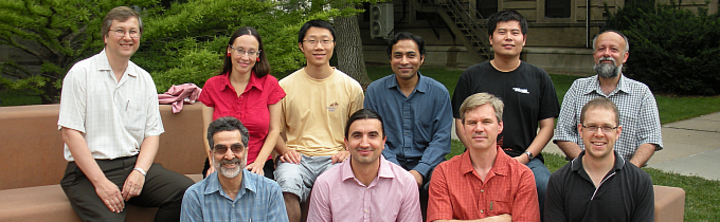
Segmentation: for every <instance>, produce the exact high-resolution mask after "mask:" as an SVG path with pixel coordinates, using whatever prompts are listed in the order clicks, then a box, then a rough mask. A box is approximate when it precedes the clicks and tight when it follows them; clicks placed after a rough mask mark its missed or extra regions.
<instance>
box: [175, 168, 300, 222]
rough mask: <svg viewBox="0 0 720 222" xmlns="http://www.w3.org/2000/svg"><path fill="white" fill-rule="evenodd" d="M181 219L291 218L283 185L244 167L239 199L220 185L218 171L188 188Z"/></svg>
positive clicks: (247, 221)
mask: <svg viewBox="0 0 720 222" xmlns="http://www.w3.org/2000/svg"><path fill="white" fill-rule="evenodd" d="M180 221H182V222H189V221H238V222H250V221H288V217H287V212H286V210H285V201H284V199H283V195H282V192H281V191H280V186H279V185H278V184H277V183H275V181H272V180H270V179H267V178H265V177H264V176H262V175H258V174H254V173H252V172H250V171H247V170H245V169H243V172H242V183H241V187H240V191H239V192H238V193H237V195H236V196H235V199H234V200H233V199H230V197H229V196H228V195H227V194H226V193H225V191H224V190H223V189H222V187H221V186H220V181H219V180H218V175H217V172H214V173H212V174H210V176H208V177H207V178H205V179H204V180H202V181H200V182H198V183H196V184H194V185H192V186H191V187H190V188H188V189H187V191H185V196H184V197H183V201H182V213H181V214H180Z"/></svg>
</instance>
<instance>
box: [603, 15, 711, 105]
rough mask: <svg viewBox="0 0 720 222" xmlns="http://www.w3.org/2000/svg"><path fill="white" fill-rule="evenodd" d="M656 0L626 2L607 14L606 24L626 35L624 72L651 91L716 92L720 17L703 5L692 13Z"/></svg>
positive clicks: (688, 93)
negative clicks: (627, 54) (626, 53)
mask: <svg viewBox="0 0 720 222" xmlns="http://www.w3.org/2000/svg"><path fill="white" fill-rule="evenodd" d="M654 4H655V3H654V1H629V2H628V4H627V5H625V7H624V8H621V9H618V11H617V12H616V13H615V14H610V13H608V14H610V15H611V16H610V17H609V18H608V20H607V25H606V27H605V29H614V30H618V31H621V32H623V33H624V34H625V35H627V37H628V38H629V40H630V46H631V47H630V56H629V58H628V62H627V70H626V71H625V72H624V73H625V74H626V75H627V76H628V77H630V78H633V79H636V80H638V81H641V82H644V83H645V84H647V85H648V86H649V87H650V88H651V89H652V90H653V91H655V92H661V93H672V94H679V95H718V94H720V73H718V71H719V70H720V56H719V55H720V16H718V14H717V13H715V14H713V15H709V14H708V13H707V9H705V8H702V7H698V8H699V9H698V12H697V13H694V12H692V11H690V10H688V9H683V8H681V7H680V6H679V5H678V4H676V3H675V2H674V1H671V2H670V4H667V5H663V4H660V5H657V6H655V5H654ZM606 10H607V8H606Z"/></svg>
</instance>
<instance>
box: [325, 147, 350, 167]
mask: <svg viewBox="0 0 720 222" xmlns="http://www.w3.org/2000/svg"><path fill="white" fill-rule="evenodd" d="M348 157H350V152H348V151H347V150H343V151H340V152H338V153H336V154H335V155H333V156H332V157H330V159H331V160H332V164H336V163H342V162H343V161H345V160H346V159H347V158H348Z"/></svg>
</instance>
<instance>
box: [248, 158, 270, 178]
mask: <svg viewBox="0 0 720 222" xmlns="http://www.w3.org/2000/svg"><path fill="white" fill-rule="evenodd" d="M263 167H265V163H264V162H263V163H260V161H259V160H255V162H253V163H251V164H248V165H247V166H246V167H245V169H246V170H249V171H250V172H253V173H255V174H259V175H261V176H265V172H264V171H263Z"/></svg>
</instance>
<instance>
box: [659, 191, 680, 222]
mask: <svg viewBox="0 0 720 222" xmlns="http://www.w3.org/2000/svg"><path fill="white" fill-rule="evenodd" d="M653 189H654V193H655V222H675V221H683V219H684V216H685V190H683V189H682V188H679V187H667V186H659V185H654V186H653Z"/></svg>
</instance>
